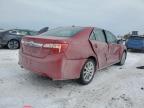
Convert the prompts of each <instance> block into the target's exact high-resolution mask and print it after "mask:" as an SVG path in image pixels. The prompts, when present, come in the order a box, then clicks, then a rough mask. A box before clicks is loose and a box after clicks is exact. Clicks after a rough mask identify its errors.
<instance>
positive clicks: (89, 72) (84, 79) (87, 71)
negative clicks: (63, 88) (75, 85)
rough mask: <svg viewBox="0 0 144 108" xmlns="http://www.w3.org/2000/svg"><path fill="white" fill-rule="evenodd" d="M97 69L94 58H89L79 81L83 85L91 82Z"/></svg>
mask: <svg viewBox="0 0 144 108" xmlns="http://www.w3.org/2000/svg"><path fill="white" fill-rule="evenodd" d="M95 71H96V63H95V61H94V60H93V59H88V60H87V61H86V63H85V64H84V66H83V68H82V70H81V74H80V78H79V79H78V82H79V83H80V84H82V85H87V84H89V83H90V82H91V81H92V79H93V77H94V74H95Z"/></svg>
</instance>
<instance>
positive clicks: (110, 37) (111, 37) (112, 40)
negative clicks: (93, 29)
mask: <svg viewBox="0 0 144 108" xmlns="http://www.w3.org/2000/svg"><path fill="white" fill-rule="evenodd" d="M105 33H106V36H107V41H108V43H117V38H116V37H115V36H114V35H113V34H112V33H111V32H109V31H105Z"/></svg>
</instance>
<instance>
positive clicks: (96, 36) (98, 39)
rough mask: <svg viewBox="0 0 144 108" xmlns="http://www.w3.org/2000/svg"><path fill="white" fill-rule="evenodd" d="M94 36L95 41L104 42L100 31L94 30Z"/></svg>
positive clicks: (103, 36)
mask: <svg viewBox="0 0 144 108" xmlns="http://www.w3.org/2000/svg"><path fill="white" fill-rule="evenodd" d="M94 34H95V38H96V40H97V41H100V42H106V39H105V35H104V33H103V31H102V30H101V29H95V30H94Z"/></svg>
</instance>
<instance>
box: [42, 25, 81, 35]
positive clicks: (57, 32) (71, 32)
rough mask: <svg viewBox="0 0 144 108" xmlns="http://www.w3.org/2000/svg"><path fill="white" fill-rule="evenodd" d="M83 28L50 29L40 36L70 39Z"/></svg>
mask: <svg viewBox="0 0 144 108" xmlns="http://www.w3.org/2000/svg"><path fill="white" fill-rule="evenodd" d="M82 29H83V28H81V27H59V28H55V29H51V30H49V31H47V32H45V33H43V34H41V36H57V37H71V36H74V35H75V34H77V33H78V32H80V31H81V30H82Z"/></svg>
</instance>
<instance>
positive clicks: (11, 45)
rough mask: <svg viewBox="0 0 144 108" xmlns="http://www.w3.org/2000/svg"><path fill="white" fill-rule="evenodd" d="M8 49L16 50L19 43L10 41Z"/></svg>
mask: <svg viewBox="0 0 144 108" xmlns="http://www.w3.org/2000/svg"><path fill="white" fill-rule="evenodd" d="M7 47H8V49H18V48H19V47H20V44H19V41H17V40H10V41H9V42H8V44H7Z"/></svg>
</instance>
